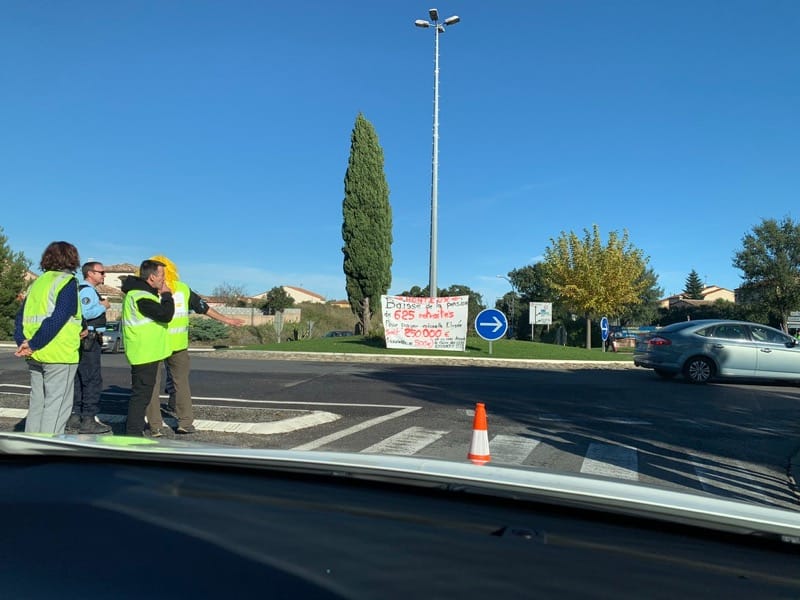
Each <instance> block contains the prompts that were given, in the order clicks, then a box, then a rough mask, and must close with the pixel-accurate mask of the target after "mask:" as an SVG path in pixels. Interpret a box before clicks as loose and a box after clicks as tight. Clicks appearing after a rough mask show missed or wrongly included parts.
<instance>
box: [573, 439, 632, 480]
mask: <svg viewBox="0 0 800 600" xmlns="http://www.w3.org/2000/svg"><path fill="white" fill-rule="evenodd" d="M638 468H639V458H638V453H637V451H636V448H631V447H630V446H612V445H610V444H598V443H591V444H589V448H588V449H587V450H586V458H584V459H583V465H581V473H589V474H591V475H603V476H605V477H616V478H617V479H631V480H634V481H637V480H638V479H639V473H638Z"/></svg>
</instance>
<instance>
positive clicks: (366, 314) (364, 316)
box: [361, 296, 372, 337]
mask: <svg viewBox="0 0 800 600" xmlns="http://www.w3.org/2000/svg"><path fill="white" fill-rule="evenodd" d="M370 321H372V314H371V313H370V310H369V296H367V297H366V298H364V300H363V301H362V302H361V325H362V327H363V330H364V337H367V336H369V324H370Z"/></svg>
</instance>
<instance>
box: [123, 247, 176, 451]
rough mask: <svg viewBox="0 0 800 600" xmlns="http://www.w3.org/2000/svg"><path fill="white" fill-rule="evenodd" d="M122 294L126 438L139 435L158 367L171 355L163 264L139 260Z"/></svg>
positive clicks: (168, 299) (171, 311)
mask: <svg viewBox="0 0 800 600" xmlns="http://www.w3.org/2000/svg"><path fill="white" fill-rule="evenodd" d="M122 291H123V292H125V298H124V300H123V301H122V337H123V339H124V340H125V357H126V358H127V359H128V362H129V363H130V364H131V399H130V402H129V403H128V422H127V425H126V427H125V435H130V436H142V435H143V434H144V417H145V411H146V410H147V404H148V403H149V402H150V397H151V396H152V394H153V387H154V386H155V385H156V376H157V374H158V365H159V364H160V363H161V361H162V360H164V359H165V358H166V357H167V356H169V355H170V352H171V348H170V342H169V337H168V333H167V325H168V323H169V322H170V321H171V320H172V317H173V315H174V314H175V302H174V300H173V299H172V290H170V289H169V287H168V286H167V283H166V281H165V278H164V263H160V262H158V261H155V260H145V261H142V264H141V265H140V267H139V275H138V276H134V275H130V276H128V277H127V278H126V279H125V281H124V282H123V283H122Z"/></svg>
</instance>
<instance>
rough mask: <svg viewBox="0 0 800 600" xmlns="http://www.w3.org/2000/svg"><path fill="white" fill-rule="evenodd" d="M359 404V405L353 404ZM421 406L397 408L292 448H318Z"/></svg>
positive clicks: (369, 405)
mask: <svg viewBox="0 0 800 600" xmlns="http://www.w3.org/2000/svg"><path fill="white" fill-rule="evenodd" d="M353 406H357V405H353ZM360 406H367V407H373V406H376V405H373V404H361V405H360ZM421 408H422V407H421V406H407V407H405V408H402V409H400V410H396V411H394V412H392V413H389V414H388V415H383V416H381V417H375V418H374V419H369V420H367V421H364V422H363V423H359V424H358V425H353V426H352V427H348V428H347V429H342V430H341V431H337V432H336V433H332V434H330V435H326V436H324V437H321V438H318V439H316V440H312V441H310V442H308V443H307V444H301V445H300V446H295V447H294V448H292V450H316V449H317V448H320V447H322V446H324V445H325V444H329V443H330V442H335V441H336V440H340V439H342V438H343V437H347V436H348V435H352V434H354V433H358V432H359V431H364V430H365V429H369V428H370V427H373V426H375V425H378V424H380V423H384V422H386V421H390V420H392V419H397V418H399V417H404V416H406V415H408V414H411V413H412V412H414V411H417V410H419V409H421Z"/></svg>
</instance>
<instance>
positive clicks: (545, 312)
mask: <svg viewBox="0 0 800 600" xmlns="http://www.w3.org/2000/svg"><path fill="white" fill-rule="evenodd" d="M529 306H530V310H529V311H528V322H529V323H530V324H531V325H552V323H553V303H552V302H531V303H530V304H529Z"/></svg>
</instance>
